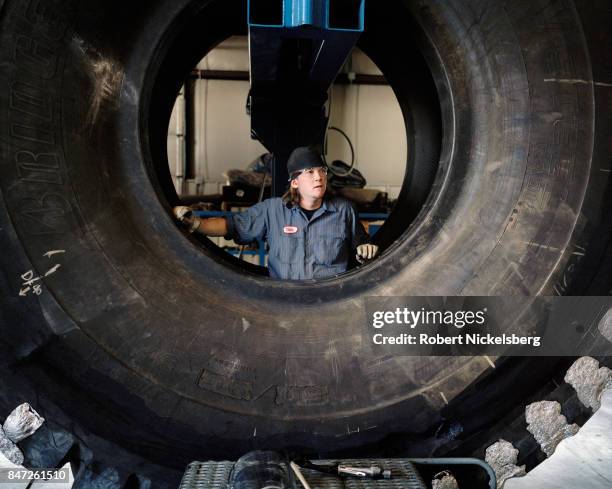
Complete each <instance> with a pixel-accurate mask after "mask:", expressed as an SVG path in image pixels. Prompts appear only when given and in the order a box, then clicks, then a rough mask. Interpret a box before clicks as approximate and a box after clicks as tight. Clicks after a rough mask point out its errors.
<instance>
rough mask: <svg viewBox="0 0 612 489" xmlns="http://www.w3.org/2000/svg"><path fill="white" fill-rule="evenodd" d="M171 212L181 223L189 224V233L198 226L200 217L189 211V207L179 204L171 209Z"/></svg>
mask: <svg viewBox="0 0 612 489" xmlns="http://www.w3.org/2000/svg"><path fill="white" fill-rule="evenodd" d="M172 213H173V214H174V217H176V218H177V219H178V220H179V221H180V223H181V224H184V225H185V226H189V232H190V233H193V232H194V231H195V230H196V229H198V227H199V226H200V218H199V217H197V216H194V215H193V214H192V213H191V207H187V206H184V205H179V206H177V207H175V208H174V209H172Z"/></svg>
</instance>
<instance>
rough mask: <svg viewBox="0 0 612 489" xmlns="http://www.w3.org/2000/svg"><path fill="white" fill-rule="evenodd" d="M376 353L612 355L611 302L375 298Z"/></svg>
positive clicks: (370, 323)
mask: <svg viewBox="0 0 612 489" xmlns="http://www.w3.org/2000/svg"><path fill="white" fill-rule="evenodd" d="M365 305H366V314H367V321H366V331H367V333H366V334H367V336H368V337H369V340H370V342H371V344H372V347H373V348H374V349H375V350H380V351H381V352H388V353H393V354H399V355H419V356H421V355H438V356H449V355H521V356H529V355H537V356H543V355H544V356H546V355H548V356H559V355H561V356H563V355H567V356H574V355H584V354H590V355H594V354H601V355H605V354H608V355H609V354H612V334H610V333H609V331H610V329H612V327H610V326H609V325H608V323H609V322H611V318H612V314H609V313H608V311H612V298H610V297H369V298H367V299H366V303H365Z"/></svg>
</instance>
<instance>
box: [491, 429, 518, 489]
mask: <svg viewBox="0 0 612 489" xmlns="http://www.w3.org/2000/svg"><path fill="white" fill-rule="evenodd" d="M518 454H519V451H518V449H517V448H514V446H513V445H512V443H510V442H508V441H506V440H499V441H498V442H496V443H494V444H493V445H491V446H490V447H489V448H487V449H486V451H485V461H486V462H487V463H488V464H489V465H490V466H491V467H492V468H493V471H494V472H495V476H496V478H497V489H501V488H502V487H504V483H505V482H506V481H507V480H508V479H510V478H511V477H522V476H524V475H525V474H526V472H525V466H524V465H521V466H520V467H519V466H517V465H516V463H517V461H518Z"/></svg>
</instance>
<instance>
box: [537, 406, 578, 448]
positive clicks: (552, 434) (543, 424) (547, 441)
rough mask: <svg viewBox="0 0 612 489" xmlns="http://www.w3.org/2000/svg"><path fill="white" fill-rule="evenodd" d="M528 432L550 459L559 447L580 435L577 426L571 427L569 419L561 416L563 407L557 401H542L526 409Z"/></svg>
mask: <svg viewBox="0 0 612 489" xmlns="http://www.w3.org/2000/svg"><path fill="white" fill-rule="evenodd" d="M525 418H526V420H527V431H529V432H530V433H531V434H532V435H533V436H534V438H535V439H536V441H537V442H538V443H539V444H540V447H541V449H542V451H543V452H544V453H545V454H546V456H547V457H550V456H551V455H552V454H553V453H554V451H555V448H557V445H558V444H559V443H560V442H561V441H562V440H564V439H565V438H568V437H570V436H573V435H575V434H576V433H578V430H579V429H580V428H579V426H578V425H577V424H572V425H569V424H568V423H567V418H566V417H565V416H563V415H562V414H561V405H560V404H559V403H558V402H556V401H540V402H534V403H533V404H529V405H528V406H527V407H526V408H525Z"/></svg>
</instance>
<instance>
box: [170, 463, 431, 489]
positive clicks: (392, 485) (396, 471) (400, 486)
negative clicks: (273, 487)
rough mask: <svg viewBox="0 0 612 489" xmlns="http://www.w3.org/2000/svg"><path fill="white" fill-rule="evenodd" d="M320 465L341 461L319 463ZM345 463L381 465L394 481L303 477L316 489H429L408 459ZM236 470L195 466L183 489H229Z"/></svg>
mask: <svg viewBox="0 0 612 489" xmlns="http://www.w3.org/2000/svg"><path fill="white" fill-rule="evenodd" d="M317 462H321V463H334V462H337V461H335V460H317ZM342 463H343V464H347V465H353V466H356V467H369V466H371V465H378V466H380V467H382V468H383V469H388V470H391V479H376V480H372V479H355V478H347V479H344V478H340V477H336V476H333V475H329V474H323V473H321V472H317V471H316V470H310V469H302V473H303V474H304V477H305V478H306V480H307V481H308V483H309V484H310V486H311V487H312V489H426V487H427V486H426V485H425V484H424V482H423V480H422V479H421V477H420V476H419V474H418V473H417V472H416V470H415V468H414V465H413V464H412V463H410V462H409V461H408V460H405V459H375V460H374V459H348V460H347V459H343V460H342ZM233 467H234V462H191V463H190V464H189V465H188V466H187V469H186V470H185V474H184V475H183V480H182V481H181V485H180V486H179V489H228V487H229V479H230V475H231V472H232V468H233ZM296 487H297V488H298V489H302V484H300V482H299V481H296Z"/></svg>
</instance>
